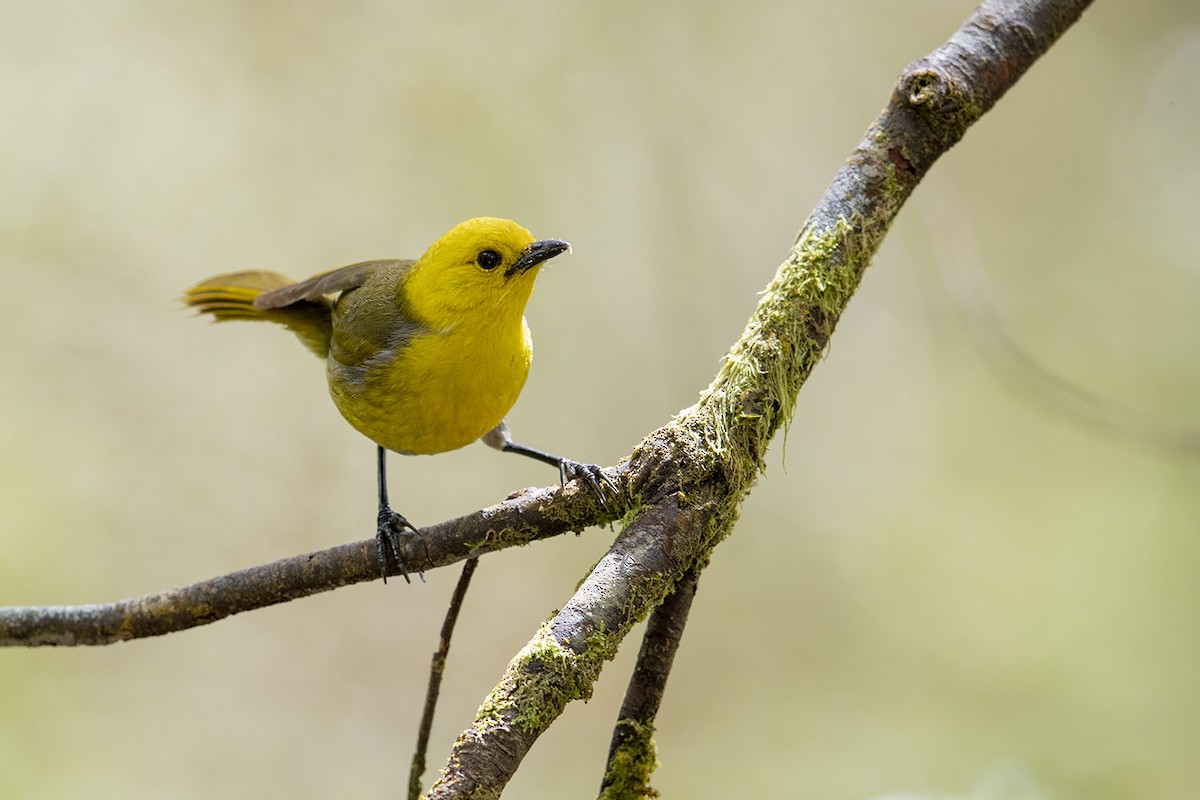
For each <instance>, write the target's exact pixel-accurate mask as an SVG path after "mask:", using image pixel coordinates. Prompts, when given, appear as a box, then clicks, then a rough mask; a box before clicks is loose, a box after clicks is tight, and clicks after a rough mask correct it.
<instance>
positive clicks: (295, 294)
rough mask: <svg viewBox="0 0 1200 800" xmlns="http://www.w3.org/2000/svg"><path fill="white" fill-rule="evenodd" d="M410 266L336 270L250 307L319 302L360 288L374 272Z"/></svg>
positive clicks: (382, 263)
mask: <svg viewBox="0 0 1200 800" xmlns="http://www.w3.org/2000/svg"><path fill="white" fill-rule="evenodd" d="M412 263H413V262H412V261H402V260H399V259H394V258H389V259H382V260H379V261H362V262H360V263H358V264H351V265H350V266H348V267H339V268H338V269H333V270H330V271H329V272H322V273H320V274H319V275H314V276H312V277H311V278H308V279H307V280H303V281H300V282H299V283H293V284H290V285H288V286H284V287H282V288H280V289H274V290H272V291H270V292H265V293H263V294H261V295H259V296H258V297H256V298H255V299H254V307H255V308H258V309H268V308H283V307H284V306H290V305H292V304H293V303H298V302H300V301H302V300H309V301H320V300H322V299H324V298H326V297H327V296H328V295H332V294H339V293H341V292H344V291H346V290H347V289H354V288H357V287H359V286H362V285H363V284H364V283H365V282H366V281H367V278H369V277H370V276H371V274H372V273H374V272H375V271H377V270H381V269H395V270H399V271H402V270H404V269H405V268H407V267H409V266H411V265H412Z"/></svg>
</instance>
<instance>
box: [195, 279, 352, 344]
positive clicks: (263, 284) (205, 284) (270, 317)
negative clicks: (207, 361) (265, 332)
mask: <svg viewBox="0 0 1200 800" xmlns="http://www.w3.org/2000/svg"><path fill="white" fill-rule="evenodd" d="M292 283H294V281H292V279H291V278H288V277H287V276H285V275H280V274H279V273H278V272H267V271H265V270H253V271H249V272H231V273H227V274H225V275H215V276H213V277H211V278H208V279H207V280H204V281H201V282H200V283H198V284H196V285H195V286H193V287H192V288H190V289H188V290H187V291H186V292H184V295H183V298H182V299H183V302H184V303H185V304H186V305H188V306H191V307H192V308H195V309H196V310H197V311H199V312H200V313H201V314H209V315H211V316H212V318H213V319H214V320H216V321H217V322H224V321H226V320H233V319H241V320H261V321H264V322H274V323H277V324H280V325H283V326H285V327H287V328H288V329H289V330H290V331H292V333H294V334H296V336H297V337H298V338H299V339H300V341H302V342H303V343H304V345H305V346H306V347H307V348H308V349H309V350H312V351H313V352H314V353H316V354H317V355H318V356H320V357H321V358H324V357H325V356H327V355H328V354H329V340H330V336H331V335H332V332H333V316H332V303H331V302H330V301H329V300H327V299H325V298H320V299H318V300H301V301H298V302H295V303H292V304H291V305H288V306H283V307H280V308H268V309H260V308H256V307H255V306H254V298H256V297H258V296H259V295H261V294H264V293H266V292H269V291H272V290H274V289H280V288H282V287H284V286H288V285H290V284H292Z"/></svg>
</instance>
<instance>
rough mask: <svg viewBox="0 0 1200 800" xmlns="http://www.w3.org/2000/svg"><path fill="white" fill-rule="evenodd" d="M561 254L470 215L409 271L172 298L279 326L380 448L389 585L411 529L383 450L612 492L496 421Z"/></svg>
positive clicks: (237, 286)
mask: <svg viewBox="0 0 1200 800" xmlns="http://www.w3.org/2000/svg"><path fill="white" fill-rule="evenodd" d="M570 247H571V246H570V245H569V244H567V243H566V242H561V241H558V240H557V239H545V240H541V241H537V240H535V239H534V237H533V235H532V234H530V233H529V231H527V230H525V228H522V227H521V226H520V225H518V224H517V223H515V222H512V221H511V220H506V219H496V218H493V217H480V218H476V219H470V220H467V221H466V222H462V223H459V224H458V225H456V226H454V227H453V228H451V229H450V231H449V232H447V233H446V234H445V235H443V236H442V237H441V238H440V239H438V240H437V241H436V242H434V243H433V245H432V246H431V247H430V248H429V249H428V250H427V251H426V252H425V255H423V256H421V257H420V258H419V259H417V260H416V261H402V260H395V259H388V260H382V261H365V262H363V263H360V264H351V265H350V266H348V267H342V268H341V269H335V270H331V271H330V272H323V273H321V274H319V275H314V276H313V277H311V278H309V279H308V280H304V281H300V282H298V283H297V282H293V281H292V280H291V279H289V278H287V277H285V276H283V275H280V274H278V273H275V272H265V271H252V272H234V273H229V274H226V275H217V276H215V277H212V278H209V279H208V280H205V281H202V282H200V283H198V284H196V285H195V286H193V287H192V288H190V289H188V290H187V292H186V293H185V294H184V297H183V300H184V302H185V303H187V304H188V305H190V306H193V307H195V308H197V309H198V310H199V311H201V312H203V313H206V314H211V315H212V316H213V317H214V318H215V319H216V320H218V321H223V320H232V319H245V320H265V321H267V322H276V323H279V324H281V325H284V326H286V327H287V328H289V329H290V330H291V331H292V332H293V333H295V334H296V335H297V336H298V337H299V338H300V340H301V341H302V342H303V343H304V344H305V345H306V346H307V347H308V348H309V349H310V350H312V351H313V352H314V353H316V354H317V355H318V356H320V357H321V358H324V359H325V369H326V376H327V377H328V380H329V392H330V394H331V395H332V396H333V402H334V404H335V405H336V406H337V408H338V410H339V411H341V412H342V416H344V417H345V418H346V420H347V421H348V422H349V423H350V424H351V425H353V426H354V427H355V428H356V429H357V430H358V431H359V432H360V433H362V434H363V435H364V436H366V437H367V438H368V439H371V440H372V441H374V442H375V443H376V445H377V446H378V450H377V458H378V477H379V517H378V527H377V533H376V535H377V542H378V546H379V558H380V567H381V570H382V571H383V573H384V576H385V579H386V572H387V563H388V559H389V557H390V558H392V559H394V560H395V561H396V563H397V565H398V566H399V567H400V569H401V570H402V571H403V569H404V565H403V562H402V559H401V558H400V549H399V535H400V533H401V532H402V531H403V530H404V529H408V530H412V531H414V532H415V531H416V528H414V527H413V526H412V525H411V524H410V523H409V521H408V520H407V519H405V518H404V517H403V516H401V515H400V514H397V513H396V512H394V511H393V510H392V509H391V507H390V506H389V505H388V499H387V482H386V468H385V459H386V452H387V451H388V450H392V451H394V452H397V453H403V454H406V455H425V454H432V453H444V452H446V451H448V450H456V449H458V448H460V447H463V446H465V445H467V444H470V443H471V442H473V441H475V440H477V439H482V440H483V441H484V442H485V443H487V444H488V445H490V446H492V447H495V448H496V449H498V450H501V451H503V452H506V453H519V454H521V455H524V456H529V457H531V458H535V459H537V460H539V461H543V462H545V463H547V464H551V465H553V466H556V467H558V469H559V479H560V480H561V481H562V482H564V483H565V482H566V481H567V480H569V479H574V478H582V479H583V480H585V481H586V482H587V483H588V485H589V486H590V487H591V488H592V490H593V491H595V492H596V493H597V494H598V495H599V496H600V498H601V501H603V498H604V493H603V490H602V485H603V486H607V487H609V488H610V489H612V490H614V491H615V490H616V486H615V484H613V482H612V481H611V479H609V478H608V476H606V475H605V474H604V472H603V470H602V469H601V468H600V467H597V466H595V465H592V464H582V463H580V462H577V461H572V460H571V459H567V458H562V457H560V456H555V455H551V454H550V453H546V452H543V451H541V450H535V449H534V448H532V447H526V446H524V445H521V444H517V443H516V442H514V441H513V440H512V438H511V437H510V436H509V431H508V425H507V424H506V423H505V422H504V416H505V415H506V414H507V413H508V411H509V409H510V408H512V406H513V404H514V403H515V402H516V400H517V396H518V395H519V394H520V393H521V388H522V387H523V386H524V385H525V378H526V376H527V375H528V374H529V365H530V362H531V359H532V355H533V342H532V339H531V338H530V335H529V325H528V324H527V323H526V321H525V317H524V313H525V304H526V302H528V300H529V296H530V294H531V293H532V291H533V283H534V279H535V278H536V277H537V274H538V272H539V271H540V269H541V266H542V264H544V263H545V262H546V261H547V260H549V259H551V258H553V257H554V256H556V255H559V254H560V253H564V252H567V251H569V250H570ZM407 578H408V576H407V574H405V579H406V580H407Z"/></svg>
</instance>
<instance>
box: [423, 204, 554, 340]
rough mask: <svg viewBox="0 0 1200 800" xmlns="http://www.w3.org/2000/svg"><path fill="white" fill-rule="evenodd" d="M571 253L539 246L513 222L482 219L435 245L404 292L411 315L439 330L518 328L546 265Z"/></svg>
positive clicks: (543, 243)
mask: <svg viewBox="0 0 1200 800" xmlns="http://www.w3.org/2000/svg"><path fill="white" fill-rule="evenodd" d="M570 248H571V246H570V245H569V244H567V243H566V242H560V241H558V240H556V239H547V240H544V241H537V240H535V239H534V238H533V234H531V233H530V232H529V231H527V230H525V229H524V228H522V227H521V226H520V225H518V224H517V223H515V222H513V221H512V220H507V219H497V218H496V217H477V218H475V219H469V220H467V221H466V222H460V223H459V224H458V225H455V226H454V227H453V228H451V229H450V230H449V231H448V232H447V233H445V234H444V235H443V236H442V237H441V238H440V239H438V240H437V241H436V242H434V243H433V244H432V245H430V247H429V249H428V250H426V251H425V255H423V256H421V258H420V259H418V260H417V263H416V264H414V265H413V268H412V270H411V271H410V272H409V274H408V277H407V279H406V280H405V281H404V283H403V285H402V286H401V287H400V290H401V291H402V292H403V294H404V297H403V300H404V301H405V302H406V303H407V304H408V306H409V309H410V310H411V312H412V313H413V314H414V315H416V316H417V317H419V318H421V319H422V320H423V321H424V322H425V323H426V324H428V325H430V326H431V327H434V328H441V327H446V326H451V325H455V324H458V323H460V322H462V321H463V320H464V319H467V320H472V321H478V322H480V323H481V324H493V323H498V324H513V323H515V322H517V321H519V320H520V319H521V317H522V314H523V313H524V311H525V304H526V302H528V300H529V295H530V293H531V292H532V291H533V282H534V279H535V278H536V277H537V274H538V272H539V271H540V269H541V266H542V264H543V263H545V262H546V261H547V260H548V259H551V258H553V257H554V256H556V255H558V254H559V253H563V252H566V251H568V250H570Z"/></svg>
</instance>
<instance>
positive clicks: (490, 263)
mask: <svg viewBox="0 0 1200 800" xmlns="http://www.w3.org/2000/svg"><path fill="white" fill-rule="evenodd" d="M503 260H504V259H503V258H502V257H501V255H500V254H499V253H497V252H496V251H495V250H481V251H480V252H479V255H478V256H476V257H475V263H476V264H478V265H479V266H481V267H483V268H484V269H488V270H491V269H495V268H496V267H498V266H500V262H501V261H503Z"/></svg>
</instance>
